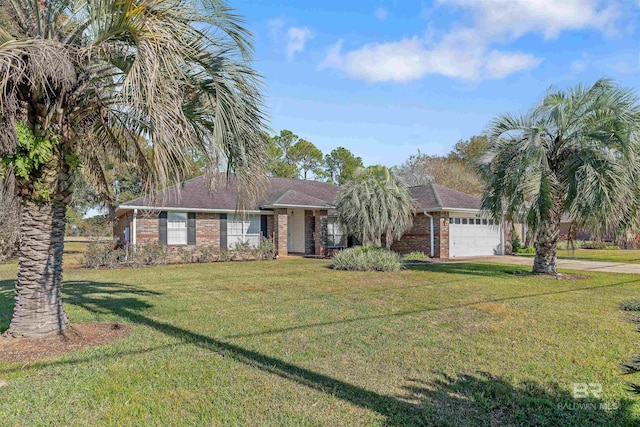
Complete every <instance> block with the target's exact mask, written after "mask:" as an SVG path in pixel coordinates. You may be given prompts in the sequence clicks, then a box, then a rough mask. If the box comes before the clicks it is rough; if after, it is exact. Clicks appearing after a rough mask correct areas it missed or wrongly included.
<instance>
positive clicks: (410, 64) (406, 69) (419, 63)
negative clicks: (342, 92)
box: [320, 0, 618, 83]
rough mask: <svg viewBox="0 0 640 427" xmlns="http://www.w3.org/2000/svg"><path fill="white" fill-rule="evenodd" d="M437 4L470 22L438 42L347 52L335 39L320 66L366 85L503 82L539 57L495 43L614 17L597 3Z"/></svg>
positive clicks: (608, 22) (600, 25)
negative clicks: (429, 79) (437, 78)
mask: <svg viewBox="0 0 640 427" xmlns="http://www.w3.org/2000/svg"><path fill="white" fill-rule="evenodd" d="M440 4H441V5H449V6H454V7H458V8H461V9H463V10H464V11H466V12H469V13H470V15H471V18H472V19H471V23H470V24H469V25H467V26H464V27H456V28H454V29H450V30H449V31H448V32H445V33H444V35H443V36H442V37H440V38H439V39H437V40H433V39H430V38H421V37H417V36H416V37H413V38H403V39H402V40H399V41H391V42H384V43H373V44H367V45H364V46H361V47H359V48H356V49H354V50H351V51H347V52H343V46H344V41H343V40H339V41H338V42H337V43H335V44H334V45H332V46H331V47H330V48H329V49H328V51H327V54H326V56H325V58H324V61H323V62H322V63H321V65H320V66H321V68H334V69H338V70H341V71H343V72H344V73H345V74H346V75H348V76H349V77H351V78H354V79H358V80H363V81H366V82H369V83H377V82H408V81H414V80H419V79H421V78H423V77H424V76H426V75H429V74H437V75H443V76H446V77H450V78H453V79H459V80H472V81H473V80H475V81H478V80H485V79H501V78H504V77H506V76H508V75H510V74H513V73H516V72H519V71H523V70H527V69H531V68H535V67H537V66H538V65H539V64H540V63H541V62H542V59H541V58H536V57H535V56H533V55H531V54H528V53H526V52H510V51H506V50H501V49H497V48H496V47H495V45H497V44H507V43H509V42H511V41H513V40H516V39H518V38H519V37H521V36H523V35H524V34H527V33H539V34H541V35H542V36H543V37H544V38H545V39H550V38H554V37H557V36H558V35H559V34H560V33H561V32H562V31H565V30H577V29H587V28H591V29H595V30H598V31H602V32H609V31H611V28H613V24H614V21H615V19H616V17H617V15H618V12H617V10H616V9H615V7H613V6H607V5H603V4H601V2H600V1H598V0H563V1H557V0H536V1H527V0H492V1H477V0H440Z"/></svg>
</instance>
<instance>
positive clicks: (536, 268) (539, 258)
mask: <svg viewBox="0 0 640 427" xmlns="http://www.w3.org/2000/svg"><path fill="white" fill-rule="evenodd" d="M560 218H561V216H560V215H552V216H551V218H549V219H548V220H545V221H543V223H542V226H541V228H540V232H539V233H538V242H537V244H536V257H535V259H534V260H533V272H534V273H536V274H556V273H557V270H556V259H557V253H558V246H557V245H558V238H559V236H560Z"/></svg>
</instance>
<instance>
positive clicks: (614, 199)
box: [483, 79, 640, 274]
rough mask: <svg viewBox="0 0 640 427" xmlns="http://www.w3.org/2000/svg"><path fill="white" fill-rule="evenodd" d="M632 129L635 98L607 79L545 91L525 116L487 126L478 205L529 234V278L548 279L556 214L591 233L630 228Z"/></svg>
mask: <svg viewBox="0 0 640 427" xmlns="http://www.w3.org/2000/svg"><path fill="white" fill-rule="evenodd" d="M639 124H640V107H638V97H637V96H636V95H635V93H634V92H633V91H631V90H629V89H624V88H620V87H618V86H617V85H616V84H615V83H614V82H612V81H611V80H608V79H601V80H598V81H597V82H596V83H595V84H594V85H593V86H591V87H585V86H577V87H575V88H573V89H570V90H567V91H558V90H550V91H549V92H548V93H547V95H546V96H545V97H544V99H543V100H542V102H541V103H540V105H538V106H536V107H535V108H534V109H533V110H531V111H530V112H529V113H528V114H525V115H523V116H519V117H517V116H512V115H509V114H505V115H502V116H499V117H498V118H496V119H495V120H494V121H493V122H492V123H491V125H490V127H489V138H490V141H491V144H490V148H489V153H488V156H487V158H486V161H485V167H486V172H488V173H487V174H486V175H485V176H486V177H487V180H488V183H487V186H486V188H485V191H484V196H483V205H484V208H486V209H487V210H489V211H490V212H491V213H492V214H493V215H494V217H495V218H497V219H499V218H504V217H506V218H512V219H514V220H516V221H517V220H520V221H524V222H526V224H527V225H528V226H529V228H530V229H531V231H532V232H533V233H534V235H535V236H537V237H536V239H537V241H536V256H535V260H534V264H533V272H534V273H550V274H555V273H556V252H557V248H556V244H557V242H558V239H559V225H560V220H561V218H562V216H563V215H564V214H566V215H568V216H569V217H570V218H571V219H572V220H573V221H575V222H576V224H577V225H579V226H581V227H585V228H587V229H589V230H591V231H593V232H602V231H603V230H614V231H617V232H624V231H625V230H629V229H633V228H634V227H636V226H637V223H638V215H637V207H638V206H640V205H639V204H638V202H639V201H640V197H639V194H640V192H639V191H638V190H639V185H638V176H639V173H640V161H639V160H640V158H639V150H640V146H639V144H638V126H639Z"/></svg>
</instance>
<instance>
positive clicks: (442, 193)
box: [409, 184, 481, 211]
mask: <svg viewBox="0 0 640 427" xmlns="http://www.w3.org/2000/svg"><path fill="white" fill-rule="evenodd" d="M409 191H410V192H411V195H412V196H413V198H414V199H416V201H417V202H418V206H419V209H420V210H422V211H435V210H444V211H446V210H456V209H463V210H469V209H470V210H480V206H481V202H480V198H479V197H477V196H473V195H471V194H467V193H463V192H461V191H456V190H452V189H451V188H447V187H443V186H442V185H438V184H426V185H418V186H415V187H411V188H409Z"/></svg>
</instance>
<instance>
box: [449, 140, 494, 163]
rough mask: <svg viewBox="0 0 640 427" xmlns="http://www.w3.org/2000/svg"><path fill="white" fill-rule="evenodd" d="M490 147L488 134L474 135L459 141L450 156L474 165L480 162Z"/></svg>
mask: <svg viewBox="0 0 640 427" xmlns="http://www.w3.org/2000/svg"><path fill="white" fill-rule="evenodd" d="M488 148H489V139H488V138H487V136H486V135H474V136H472V137H471V138H469V139H467V140H460V141H458V142H457V143H456V145H455V146H454V147H453V150H452V151H451V153H449V156H448V157H449V158H451V159H455V160H460V161H463V162H465V163H466V164H467V165H469V166H471V167H474V166H475V165H478V164H480V162H481V161H482V158H483V157H484V156H485V155H486V153H487V149H488Z"/></svg>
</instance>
